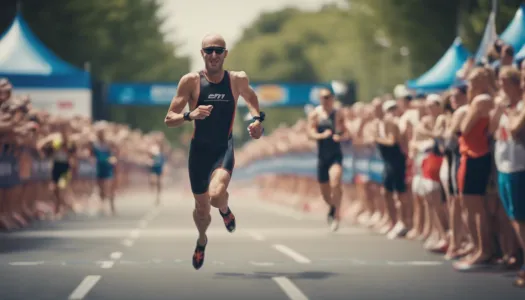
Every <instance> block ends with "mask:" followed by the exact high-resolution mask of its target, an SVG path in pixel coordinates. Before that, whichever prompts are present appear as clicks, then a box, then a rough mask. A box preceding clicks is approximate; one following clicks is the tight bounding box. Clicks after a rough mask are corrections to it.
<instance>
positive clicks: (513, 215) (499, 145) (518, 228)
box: [491, 66, 525, 287]
mask: <svg viewBox="0 0 525 300" xmlns="http://www.w3.org/2000/svg"><path fill="white" fill-rule="evenodd" d="M499 78H500V84H501V86H502V90H503V94H504V95H503V96H502V97H498V98H497V100H496V105H495V109H494V114H493V118H492V122H491V127H492V128H493V129H495V138H496V145H495V151H494V158H495V162H496V167H497V171H498V186H499V196H500V199H501V202H502V204H503V207H504V209H505V212H506V213H507V215H508V217H509V218H510V220H511V224H512V227H513V228H514V230H515V233H516V236H517V239H518V241H519V243H520V244H521V248H522V250H523V249H525V205H524V203H525V202H524V201H523V199H525V109H523V106H524V102H523V99H524V98H525V97H524V96H523V95H524V92H523V88H525V72H523V71H522V72H521V74H520V72H519V71H518V70H517V69H515V68H513V67H508V66H504V67H502V68H501V70H500V74H499ZM520 83H521V87H520ZM509 254H510V255H512V254H515V253H509ZM521 258H522V257H521ZM521 263H523V261H521ZM514 284H515V285H517V286H520V287H525V265H523V266H522V267H521V269H520V271H519V272H518V274H517V277H516V279H515V282H514Z"/></svg>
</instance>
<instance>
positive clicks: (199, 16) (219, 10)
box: [157, 0, 341, 71]
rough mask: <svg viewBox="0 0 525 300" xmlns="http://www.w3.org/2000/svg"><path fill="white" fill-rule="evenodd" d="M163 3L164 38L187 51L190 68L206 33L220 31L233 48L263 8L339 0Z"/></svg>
mask: <svg viewBox="0 0 525 300" xmlns="http://www.w3.org/2000/svg"><path fill="white" fill-rule="evenodd" d="M157 1H159V3H161V4H162V9H161V10H160V11H159V14H160V15H162V16H166V17H167V20H166V23H165V24H164V26H163V30H166V32H169V31H172V33H168V34H167V35H166V39H167V40H170V41H174V42H177V43H180V44H181V47H180V48H179V49H180V54H183V55H190V58H191V66H190V71H197V70H199V69H201V68H202V67H203V66H204V65H203V63H202V58H201V56H200V52H199V50H200V43H201V40H202V38H203V37H204V35H206V34H207V33H211V32H214V33H219V34H221V35H222V36H223V37H224V39H225V40H226V44H227V47H228V48H232V46H233V45H234V44H235V42H236V41H237V40H238V39H239V38H240V36H241V34H242V32H243V29H244V28H245V27H248V26H249V25H250V24H251V23H252V22H253V21H255V20H256V19H257V17H258V16H259V14H261V13H262V12H265V11H276V10H280V9H282V8H284V7H288V6H295V7H299V8H302V9H305V10H312V9H313V10H315V9H318V8H320V7H321V6H322V5H323V4H327V3H334V2H341V0H220V1H219V0H157Z"/></svg>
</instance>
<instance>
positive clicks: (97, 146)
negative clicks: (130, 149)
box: [91, 128, 117, 215]
mask: <svg viewBox="0 0 525 300" xmlns="http://www.w3.org/2000/svg"><path fill="white" fill-rule="evenodd" d="M105 130H106V129H103V128H101V129H99V130H98V132H97V139H96V140H95V141H92V143H91V152H92V153H93V156H94V157H95V159H96V160H97V184H98V188H99V193H100V200H101V201H102V202H103V203H104V202H106V199H109V204H110V208H111V213H112V214H113V215H115V214H116V212H115V191H114V189H113V188H112V184H113V181H114V180H115V178H114V177H115V174H114V167H115V165H116V163H117V158H116V157H115V152H116V149H115V147H114V146H113V145H112V143H110V142H109V141H108V139H107V136H106V135H107V133H106V131H105Z"/></svg>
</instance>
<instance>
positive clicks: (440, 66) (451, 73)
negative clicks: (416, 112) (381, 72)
mask: <svg viewBox="0 0 525 300" xmlns="http://www.w3.org/2000/svg"><path fill="white" fill-rule="evenodd" d="M470 56H471V54H470V52H469V51H468V50H467V49H466V48H465V46H464V45H463V42H462V41H461V39H460V38H459V37H458V38H456V39H455V40H454V43H452V45H451V46H450V48H448V50H447V52H445V54H444V55H443V56H442V57H441V59H440V60H439V61H438V62H437V63H436V64H435V65H434V66H433V67H432V68H431V69H430V70H428V71H427V72H426V73H424V74H423V75H421V76H420V77H419V78H417V79H413V80H409V81H407V82H406V86H407V88H408V89H410V90H415V91H417V92H424V93H431V92H440V91H444V90H446V89H448V88H449V87H451V86H452V85H454V84H455V83H457V79H456V73H457V71H459V70H460V69H461V67H462V66H463V64H465V62H466V61H467V59H468V58H469V57H470Z"/></svg>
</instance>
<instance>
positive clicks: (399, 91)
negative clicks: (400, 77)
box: [394, 84, 410, 99]
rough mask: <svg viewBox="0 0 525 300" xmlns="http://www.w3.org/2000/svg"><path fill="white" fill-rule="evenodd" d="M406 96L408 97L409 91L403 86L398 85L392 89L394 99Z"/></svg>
mask: <svg viewBox="0 0 525 300" xmlns="http://www.w3.org/2000/svg"><path fill="white" fill-rule="evenodd" d="M408 95H410V91H409V90H408V89H407V87H406V86H405V85H403V84H398V85H396V87H395V88H394V97H396V98H398V99H399V98H404V97H406V96H408Z"/></svg>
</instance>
